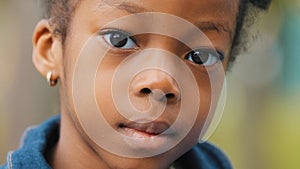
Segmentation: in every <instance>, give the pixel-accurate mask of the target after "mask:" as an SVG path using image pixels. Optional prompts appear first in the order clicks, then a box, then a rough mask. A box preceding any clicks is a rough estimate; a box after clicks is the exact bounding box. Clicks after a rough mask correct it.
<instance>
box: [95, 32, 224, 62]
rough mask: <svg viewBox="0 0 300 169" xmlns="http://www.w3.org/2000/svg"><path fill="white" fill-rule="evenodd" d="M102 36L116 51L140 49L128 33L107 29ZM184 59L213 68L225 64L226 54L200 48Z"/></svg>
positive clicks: (189, 53)
mask: <svg viewBox="0 0 300 169" xmlns="http://www.w3.org/2000/svg"><path fill="white" fill-rule="evenodd" d="M100 36H102V38H103V39H104V41H105V42H106V43H107V44H108V45H109V46H111V47H112V48H115V49H120V50H132V49H136V48H138V47H139V46H138V44H137V43H136V40H135V39H134V38H133V36H132V35H131V34H130V33H128V32H126V31H122V30H118V29H107V30H103V31H102V32H101V33H100ZM113 38H114V39H113ZM199 54H201V55H199ZM184 59H186V60H188V61H190V62H192V63H194V64H197V65H202V66H212V65H214V64H216V63H220V62H223V60H224V54H222V53H221V52H219V51H216V50H214V49H207V48H200V49H195V50H192V51H190V52H188V53H187V54H186V55H185V56H184ZM203 61H205V62H203Z"/></svg>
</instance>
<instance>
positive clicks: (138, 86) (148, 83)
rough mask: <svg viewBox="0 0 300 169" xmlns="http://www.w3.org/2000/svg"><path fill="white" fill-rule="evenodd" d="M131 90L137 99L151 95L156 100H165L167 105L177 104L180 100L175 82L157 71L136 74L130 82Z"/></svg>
mask: <svg viewBox="0 0 300 169" xmlns="http://www.w3.org/2000/svg"><path fill="white" fill-rule="evenodd" d="M131 88H132V91H133V93H134V95H135V96H137V97H145V96H149V95H151V96H152V97H154V98H155V99H156V100H163V99H167V102H168V103H177V102H178V101H179V100H180V91H179V88H178V85H177V83H176V81H175V80H174V79H173V78H172V76H171V75H169V74H168V73H166V72H163V71H161V70H158V69H153V70H152V69H151V70H146V71H143V72H141V73H139V74H137V75H136V76H135V78H134V79H133V80H132V82H131Z"/></svg>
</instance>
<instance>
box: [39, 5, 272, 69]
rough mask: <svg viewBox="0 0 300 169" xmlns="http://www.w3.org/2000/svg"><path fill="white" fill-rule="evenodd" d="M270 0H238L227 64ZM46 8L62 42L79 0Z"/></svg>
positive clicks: (48, 17)
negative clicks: (237, 11)
mask: <svg viewBox="0 0 300 169" xmlns="http://www.w3.org/2000/svg"><path fill="white" fill-rule="evenodd" d="M271 1H272V0H240V5H239V13H238V16H237V22H236V30H235V34H234V35H235V36H234V38H233V43H232V46H231V54H230V58H229V64H231V63H232V62H234V60H235V59H236V57H237V55H238V54H239V53H240V52H241V51H244V50H246V48H247V47H246V46H245V43H247V41H248V34H247V28H248V27H249V26H250V25H252V24H253V22H254V20H255V18H256V15H257V14H258V13H259V12H262V11H266V10H267V9H268V8H269V6H270V3H271ZM43 2H44V7H45V8H46V10H45V11H46V13H45V18H47V19H50V21H51V22H50V23H51V24H52V25H54V28H55V30H54V32H55V33H56V34H59V35H60V36H61V38H62V41H63V43H64V42H65V38H66V36H67V33H68V25H69V23H70V21H71V19H72V15H73V13H74V11H75V9H76V6H77V5H78V2H79V0H43Z"/></svg>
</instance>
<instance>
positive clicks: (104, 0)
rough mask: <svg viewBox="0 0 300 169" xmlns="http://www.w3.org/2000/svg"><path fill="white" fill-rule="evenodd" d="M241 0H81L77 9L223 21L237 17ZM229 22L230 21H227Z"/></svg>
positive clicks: (107, 13)
mask: <svg viewBox="0 0 300 169" xmlns="http://www.w3.org/2000/svg"><path fill="white" fill-rule="evenodd" d="M238 5H239V0H88V1H87V0H81V1H80V5H78V6H77V7H78V8H79V9H77V10H84V13H85V14H88V13H89V12H88V11H90V12H93V13H94V14H95V13H97V12H100V13H105V14H106V15H109V14H110V12H105V11H109V10H116V9H117V10H123V12H127V13H128V14H131V13H141V12H163V13H170V14H173V15H177V16H179V17H182V18H184V19H187V20H189V21H191V22H193V21H194V20H197V19H199V20H200V19H202V18H203V17H205V18H206V19H207V20H208V19H210V20H219V21H222V22H223V23H226V22H230V21H232V20H234V19H235V18H236V15H237V13H238ZM227 24H229V23H227Z"/></svg>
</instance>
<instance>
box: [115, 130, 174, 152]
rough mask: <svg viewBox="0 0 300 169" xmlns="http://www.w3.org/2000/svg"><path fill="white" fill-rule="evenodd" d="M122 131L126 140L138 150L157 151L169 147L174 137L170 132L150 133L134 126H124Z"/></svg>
mask: <svg viewBox="0 0 300 169" xmlns="http://www.w3.org/2000/svg"><path fill="white" fill-rule="evenodd" d="M121 133H122V134H123V136H124V137H123V139H124V141H125V142H126V143H127V144H128V145H129V146H130V147H132V148H134V149H136V150H142V151H145V150H148V151H151V150H152V151H153V150H154V151H155V150H161V149H164V148H168V147H169V145H170V142H172V140H173V139H174V138H172V135H170V134H164V133H162V134H158V135H156V134H150V133H146V132H143V131H139V130H135V129H132V128H127V127H124V128H122V131H121Z"/></svg>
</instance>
